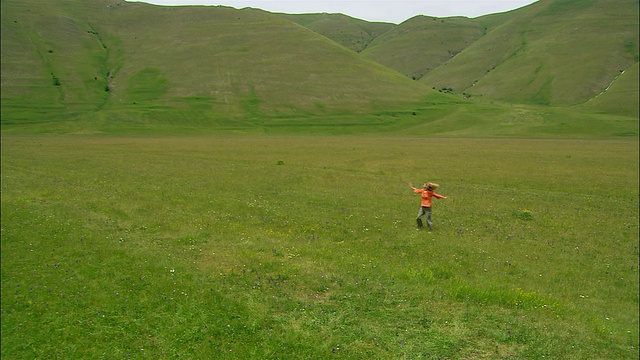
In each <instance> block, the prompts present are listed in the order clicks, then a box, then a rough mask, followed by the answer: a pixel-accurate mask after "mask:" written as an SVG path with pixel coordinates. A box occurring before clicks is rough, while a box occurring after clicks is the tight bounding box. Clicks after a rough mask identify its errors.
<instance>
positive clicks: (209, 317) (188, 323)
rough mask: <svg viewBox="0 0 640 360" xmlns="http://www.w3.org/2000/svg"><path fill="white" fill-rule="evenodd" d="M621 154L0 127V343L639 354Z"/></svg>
mask: <svg viewBox="0 0 640 360" xmlns="http://www.w3.org/2000/svg"><path fill="white" fill-rule="evenodd" d="M637 159H638V143H637V138H636V139H628V140H627V139H618V140H615V139H611V140H584V139H583V140H580V139H577V140H571V139H564V140H554V139H539V140H536V139H455V138H451V139H449V138H441V139H437V138H417V137H344V136H343V137H311V136H280V137H276V136H270V137H247V136H244V137H233V136H229V137H222V136H217V137H148V136H146V137H135V136H121V137H85V136H65V137H47V136H17V135H12V136H7V135H5V136H3V138H2V252H1V254H2V308H1V316H2V325H1V326H2V329H1V330H2V354H1V355H2V357H3V358H11V359H21V358H25V359H26V358H47V357H52V358H114V357H115V358H126V357H132V358H141V359H146V358H148V359H158V358H167V359H168V358H254V359H264V358H317V359H322V358H327V357H331V356H339V357H341V358H353V359H355V358H365V357H369V358H427V359H437V358H450V359H462V358H464V359H474V358H475V359H481V358H521V359H528V358H530V359H540V358H543V357H545V358H562V359H605V358H609V359H613V358H615V359H636V358H638V346H639V343H638V313H637V309H638V265H639V264H638V255H639V254H638V162H637ZM426 180H429V181H434V182H437V183H439V184H440V185H441V187H440V189H439V192H440V193H442V194H444V195H447V196H448V197H449V199H446V200H438V201H436V202H435V203H434V210H433V216H434V223H435V229H434V231H432V232H428V231H417V230H416V229H415V222H414V217H415V215H416V213H417V211H418V206H419V198H418V197H417V196H416V195H415V194H413V193H412V192H411V190H410V189H409V188H408V186H407V183H408V182H413V183H420V182H423V181H426Z"/></svg>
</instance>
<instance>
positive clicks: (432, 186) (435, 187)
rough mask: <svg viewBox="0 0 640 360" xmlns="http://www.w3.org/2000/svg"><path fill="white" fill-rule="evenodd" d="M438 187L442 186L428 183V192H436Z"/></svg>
mask: <svg viewBox="0 0 640 360" xmlns="http://www.w3.org/2000/svg"><path fill="white" fill-rule="evenodd" d="M438 186H440V185H438V184H436V183H432V182H428V183H427V190H435V189H437V188H438Z"/></svg>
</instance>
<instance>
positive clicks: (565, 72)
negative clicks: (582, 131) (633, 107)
mask: <svg viewBox="0 0 640 360" xmlns="http://www.w3.org/2000/svg"><path fill="white" fill-rule="evenodd" d="M496 17H500V18H501V19H500V20H501V21H502V23H501V25H499V26H497V27H495V28H494V29H493V30H492V31H490V32H489V33H487V35H486V36H483V37H482V38H480V39H478V41H476V42H474V43H473V44H471V45H470V46H469V47H467V48H466V49H464V50H463V51H462V52H461V53H460V54H458V55H457V56H455V57H454V58H452V59H451V60H449V61H447V62H446V63H444V64H443V65H442V66H440V67H438V68H436V69H434V70H433V71H431V72H429V73H427V74H426V75H425V76H424V77H423V78H422V79H421V80H420V81H421V82H422V83H424V84H428V85H430V86H434V87H437V88H452V89H454V90H455V91H456V92H459V93H462V92H465V93H467V94H471V95H473V96H475V97H484V98H490V99H498V100H503V101H510V102H521V103H534V104H542V105H560V106H563V105H572V104H578V103H582V102H585V101H587V100H588V99H591V98H593V97H594V96H596V95H597V94H599V93H601V92H602V91H603V90H604V89H605V88H606V87H608V86H609V84H611V82H612V81H613V80H614V78H616V77H617V76H618V74H620V72H621V71H624V70H625V69H628V68H629V67H631V66H632V65H633V64H635V63H636V62H637V61H638V2H637V1H635V0H622V1H619V0H580V1H575V0H540V1H538V2H536V3H534V4H532V5H530V6H528V7H525V8H523V9H520V10H518V11H515V12H512V13H509V14H499V15H494V16H489V17H485V18H480V19H478V21H480V22H484V21H495V18H496Z"/></svg>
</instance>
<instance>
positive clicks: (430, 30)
mask: <svg viewBox="0 0 640 360" xmlns="http://www.w3.org/2000/svg"><path fill="white" fill-rule="evenodd" d="M483 35H484V29H483V28H482V26H480V25H479V24H478V23H477V22H475V21H474V20H472V19H469V18H464V17H453V18H446V19H438V18H434V17H426V16H417V17H414V18H412V19H409V20H407V21H405V22H403V23H402V24H400V25H399V26H398V27H396V28H394V29H392V30H390V31H388V32H387V33H385V34H383V35H381V36H379V37H378V38H376V39H375V40H374V41H373V42H372V43H371V44H370V45H369V46H368V47H367V49H366V50H365V51H364V52H363V54H364V55H366V56H367V57H369V58H371V59H373V60H375V61H377V62H379V63H381V64H383V65H386V66H388V67H390V68H393V69H396V70H398V71H400V72H401V73H402V74H404V75H406V76H408V77H410V78H412V79H414V80H416V79H420V78H421V77H423V76H424V75H425V74H427V73H428V72H429V71H431V70H433V69H435V68H437V67H438V66H440V65H442V64H443V63H445V62H446V61H447V60H449V59H451V58H452V57H454V56H455V55H457V54H458V53H459V52H461V51H462V50H463V49H465V48H466V47H467V46H469V45H471V44H472V43H473V42H475V41H476V40H478V39H479V38H481V37H482V36H483Z"/></svg>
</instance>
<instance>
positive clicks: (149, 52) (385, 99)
mask: <svg viewBox="0 0 640 360" xmlns="http://www.w3.org/2000/svg"><path fill="white" fill-rule="evenodd" d="M36 11H37V12H38V13H39V16H37V17H34V16H32V15H33V12H36ZM2 17H3V19H2V47H3V51H2V94H3V95H2V96H3V99H2V105H3V113H4V114H3V121H10V118H12V117H21V116H23V117H30V116H31V113H32V112H33V111H34V110H33V109H41V110H42V111H43V112H46V113H47V114H50V110H51V108H52V107H54V108H59V109H60V111H61V112H69V111H86V110H87V109H93V110H118V111H121V110H122V109H123V108H133V109H135V108H136V107H140V105H141V104H149V103H154V104H157V105H162V106H178V107H180V106H188V107H193V106H196V107H199V108H202V109H203V110H206V111H210V112H213V113H214V114H219V115H221V116H222V115H224V116H249V117H258V115H259V114H295V113H301V112H302V113H319V114H326V113H332V112H340V111H348V112H355V113H357V112H360V111H364V112H368V111H371V109H375V108H380V107H385V106H391V107H394V106H399V105H398V104H407V103H409V102H412V101H416V100H417V99H419V98H421V97H422V96H424V95H426V94H428V93H429V91H428V90H427V88H426V87H425V86H423V85H421V84H417V83H414V82H412V81H410V80H409V79H406V78H405V77H403V76H402V75H401V74H398V73H397V72H395V71H393V70H391V69H389V68H386V67H384V66H382V65H380V64H378V63H376V62H374V61H372V60H369V59H367V58H365V57H363V56H361V55H358V54H357V53H354V52H352V51H350V50H348V49H346V48H344V47H342V46H339V45H337V44H336V43H334V42H332V41H330V40H329V39H327V38H325V37H323V36H320V35H318V34H316V33H314V32H311V31H309V30H307V29H305V28H304V27H302V26H300V25H298V24H295V23H293V22H290V21H287V20H285V19H282V18H281V17H279V16H277V15H274V14H270V13H267V12H264V11H260V10H253V9H245V10H236V9H232V8H225V7H178V8H173V7H172V8H167V7H159V6H152V5H148V4H142V3H117V4H111V3H110V2H108V1H97V0H94V1H80V0H66V1H61V2H56V3H55V5H54V4H53V3H51V2H47V1H42V0H29V1H15V0H14V1H12V0H9V1H3V2H2ZM34 93H37V94H45V96H44V97H41V96H38V97H34V96H33V94H34ZM185 104H187V105H185ZM194 104H196V105H194ZM27 109H28V110H27ZM4 115H7V118H5V116H4Z"/></svg>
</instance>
